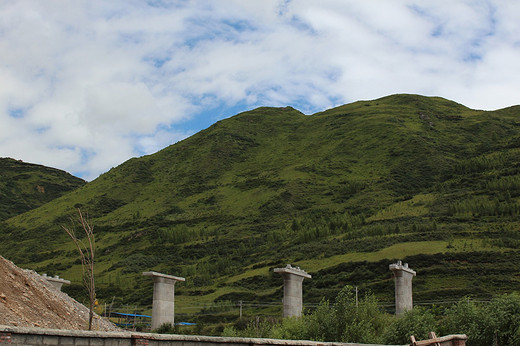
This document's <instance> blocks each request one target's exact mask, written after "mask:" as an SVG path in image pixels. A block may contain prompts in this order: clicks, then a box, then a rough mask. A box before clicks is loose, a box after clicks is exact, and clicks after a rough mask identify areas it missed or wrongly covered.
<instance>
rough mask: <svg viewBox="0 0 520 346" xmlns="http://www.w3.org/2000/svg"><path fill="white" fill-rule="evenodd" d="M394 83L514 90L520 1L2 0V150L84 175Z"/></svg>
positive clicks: (502, 99) (480, 96) (394, 87)
mask: <svg viewBox="0 0 520 346" xmlns="http://www.w3.org/2000/svg"><path fill="white" fill-rule="evenodd" d="M394 93H416V94H423V95H435V96H442V97H445V98H448V99H451V100H454V101H457V102H459V103H462V104H465V105H467V106H469V107H472V108H477V109H498V108H503V107H507V106H511V105H516V104H520V1H517V0H496V1H471V0H435V1H434V0H431V1H427V0H416V1H412V0H410V1H408V0H392V1H389V0H366V1H360V0H319V1H318V0H314V1H310V0H292V1H290V0H285V1H283V0H247V1H246V0H218V1H217V0H193V1H188V0H172V1H169V0H148V1H145V0H110V1H106V0H45V1H41V0H2V1H0V157H13V158H16V159H21V160H24V161H26V162H33V163H40V164H44V165H47V166H52V167H56V168H60V169H64V170H66V171H68V172H70V173H73V174H75V175H77V176H81V177H83V178H84V179H87V180H92V179H94V178H96V177H97V176H98V175H99V174H101V173H103V172H106V171H107V170H109V169H110V168H111V167H114V166H117V165H119V164H120V163H122V162H124V161H125V160H127V159H129V158H131V157H135V156H142V155H145V154H149V153H153V152H156V151H158V150H159V149H162V148H164V147H166V146H167V145H169V144H172V143H175V142H177V141H179V140H181V139H183V138H186V137H187V136H190V135H192V134H194V133H196V132H198V131H200V130H201V129H204V128H206V127H208V126H209V125H211V124H213V123H214V122H216V121H218V120H220V119H223V118H226V117H229V116H232V115H234V114H237V113H239V112H241V111H244V110H249V109H252V108H254V107H257V106H286V105H291V106H293V107H295V108H297V109H299V110H301V111H303V112H304V113H307V114H310V113H314V112H317V111H321V110H325V109H327V108H330V107H332V106H337V105H340V104H344V103H349V102H353V101H356V100H367V99H374V98H378V97H381V96H386V95H389V94H394Z"/></svg>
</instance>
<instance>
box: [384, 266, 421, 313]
mask: <svg viewBox="0 0 520 346" xmlns="http://www.w3.org/2000/svg"><path fill="white" fill-rule="evenodd" d="M390 270H391V271H392V272H393V273H394V277H395V314H396V315H397V316H399V315H401V314H402V313H404V312H405V311H406V310H411V309H412V308H413V296H412V279H413V277H414V276H415V275H416V272H415V271H413V270H412V269H410V268H408V263H405V264H403V263H402V262H401V261H397V263H393V264H390Z"/></svg>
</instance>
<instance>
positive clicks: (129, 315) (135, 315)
mask: <svg viewBox="0 0 520 346" xmlns="http://www.w3.org/2000/svg"><path fill="white" fill-rule="evenodd" d="M112 314H113V315H119V316H127V317H146V318H152V316H148V315H138V314H125V313H123V312H112Z"/></svg>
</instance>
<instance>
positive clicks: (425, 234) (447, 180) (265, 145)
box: [0, 95, 520, 334]
mask: <svg viewBox="0 0 520 346" xmlns="http://www.w3.org/2000/svg"><path fill="white" fill-rule="evenodd" d="M519 116H520V107H518V106H517V107H510V108H507V109H502V110H498V111H492V112H487V111H477V110H471V109H468V108H466V107H464V106H462V105H460V104H457V103H455V102H452V101H448V100H445V99H441V98H435V97H433V98H432V97H423V96H417V95H393V96H388V97H384V98H381V99H378V100H373V101H360V102H356V103H352V104H348V105H344V106H340V107H336V108H333V109H330V110H327V111H325V112H321V113H318V114H314V115H304V114H302V113H301V112H299V111H297V110H295V109H293V108H290V107H286V108H258V109H255V110H252V111H249V112H244V113H241V114H238V115H236V116H234V117H231V118H229V119H226V120H223V121H219V122H217V123H216V124H214V125H213V126H211V127H210V128H208V129H206V130H204V131H201V132H199V133H198V134H196V135H194V136H192V137H190V138H188V139H186V140H183V141H181V142H179V143H176V144H174V145H172V146H169V147H167V148H165V149H163V150H161V151H159V152H158V153H155V154H153V155H149V156H145V157H141V158H135V159H131V160H129V161H127V162H125V163H124V164H122V165H120V166H118V167H116V168H113V169H111V170H110V171H109V172H107V173H105V174H103V175H101V176H100V177H99V178H98V179H96V180H94V181H92V182H90V183H88V184H86V185H85V186H82V187H80V188H78V189H75V190H74V191H72V192H70V193H68V194H66V195H63V196H62V197H60V198H57V199H55V200H53V201H51V202H49V203H46V204H44V205H42V206H41V207H39V208H37V209H35V210H31V211H28V212H26V213H24V214H21V215H18V216H14V217H11V218H9V219H8V220H6V221H4V222H2V223H0V234H1V238H2V242H0V253H1V254H2V255H3V256H5V257H7V258H9V259H10V260H12V261H14V262H15V263H16V264H17V265H20V266H22V267H27V268H32V269H35V270H37V271H42V272H47V273H48V274H59V275H60V276H62V277H66V278H67V279H70V280H72V281H73V282H75V283H77V282H79V280H80V279H81V265H80V264H79V263H78V262H77V260H76V257H75V254H74V248H73V247H72V246H71V244H70V242H69V241H68V239H67V236H66V234H64V232H63V231H62V230H61V225H63V224H64V223H67V222H68V219H69V217H70V215H72V213H73V212H74V208H81V209H82V210H83V211H86V212H88V214H89V217H90V220H91V222H92V224H93V225H94V227H95V232H96V244H97V249H98V250H97V258H98V262H97V264H96V266H97V267H96V268H97V269H96V270H97V272H96V277H97V278H98V283H99V284H98V290H97V294H98V298H99V299H100V301H101V302H102V303H104V302H108V303H111V302H112V301H114V303H115V304H118V303H119V304H131V305H134V306H135V305H137V306H138V307H139V308H140V309H142V311H143V312H147V311H148V312H149V311H150V307H151V299H152V282H151V280H149V278H145V277H143V276H142V275H141V272H142V271H147V270H155V271H159V272H164V273H168V274H172V275H177V276H183V277H186V282H185V283H182V284H179V285H177V287H176V302H177V304H176V311H177V313H178V315H179V316H180V318H181V320H184V321H190V322H197V323H198V325H199V326H200V325H205V326H206V327H204V328H205V329H204V328H202V327H200V328H202V330H203V332H204V333H214V334H218V333H220V332H221V330H222V329H223V328H224V327H225V325H226V324H229V323H233V322H234V321H235V320H236V319H237V314H238V313H237V309H236V308H235V309H234V310H232V311H231V310H230V309H227V310H226V309H224V308H223V306H224V305H225V304H224V302H229V303H230V304H236V303H237V302H238V301H243V302H246V303H247V304H250V305H246V308H245V309H244V314H245V315H246V316H247V315H251V314H253V315H259V314H263V315H279V314H281V306H280V305H279V304H278V305H269V304H266V303H273V302H279V301H280V299H281V297H282V280H281V278H280V277H279V275H275V274H274V273H273V272H272V269H273V268H276V267H280V266H285V265H286V264H287V263H291V264H293V265H298V266H301V267H302V268H303V269H305V270H307V271H308V272H310V273H311V274H312V275H313V278H312V280H306V281H305V282H304V299H305V302H306V303H312V304H318V303H319V302H320V301H321V299H322V298H326V299H331V300H332V299H333V298H334V297H335V296H336V295H337V294H338V292H339V291H340V290H341V288H342V287H343V286H344V285H346V284H349V285H355V286H358V288H359V290H360V292H361V293H362V294H364V292H367V291H369V290H370V291H371V292H373V294H374V295H375V297H376V298H377V299H378V300H379V301H381V302H384V303H385V304H388V303H391V302H393V299H394V298H393V295H394V292H393V280H392V274H391V272H390V271H389V269H388V265H389V264H390V263H392V262H393V261H395V260H397V259H401V260H403V261H405V262H408V263H409V264H410V266H411V267H412V268H413V269H414V270H416V271H417V273H418V276H417V277H416V278H415V279H414V299H415V301H416V302H418V303H431V302H432V301H436V300H446V299H451V300H454V299H455V300H456V299H460V298H462V297H465V296H468V295H469V296H472V297H475V298H479V299H490V298H492V297H493V296H496V295H498V294H505V293H510V292H513V291H516V290H518V289H520V268H519V267H518V266H517V265H516V264H517V263H519V260H520V232H519V229H520V215H519V212H520V207H519V206H520V121H519ZM73 287H74V286H71V287H70V288H68V290H69V292H71V294H75V295H76V296H78V293H77V290H76V291H74V289H73ZM78 298H80V299H81V297H79V296H78ZM215 304H217V305H218V307H216V305H215ZM219 304H220V305H219ZM223 304H224V305H223ZM255 304H256V306H254V305H255ZM261 304H263V305H268V306H264V307H258V306H257V305H261ZM208 311H209V312H208Z"/></svg>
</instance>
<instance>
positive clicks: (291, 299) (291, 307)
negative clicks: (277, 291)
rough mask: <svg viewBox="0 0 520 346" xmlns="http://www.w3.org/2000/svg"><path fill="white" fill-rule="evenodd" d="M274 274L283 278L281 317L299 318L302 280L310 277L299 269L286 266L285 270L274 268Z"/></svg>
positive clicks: (301, 303)
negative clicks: (278, 274)
mask: <svg viewBox="0 0 520 346" xmlns="http://www.w3.org/2000/svg"><path fill="white" fill-rule="evenodd" d="M274 272H275V273H280V274H281V275H282V276H283V317H291V316H301V314H302V310H303V298H302V291H303V289H302V284H303V279H305V278H308V279H310V278H311V275H309V274H307V273H306V272H305V271H303V270H301V269H300V268H299V267H296V268H294V267H292V266H291V265H290V264H288V265H287V266H286V267H285V268H276V269H275V270H274Z"/></svg>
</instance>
